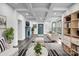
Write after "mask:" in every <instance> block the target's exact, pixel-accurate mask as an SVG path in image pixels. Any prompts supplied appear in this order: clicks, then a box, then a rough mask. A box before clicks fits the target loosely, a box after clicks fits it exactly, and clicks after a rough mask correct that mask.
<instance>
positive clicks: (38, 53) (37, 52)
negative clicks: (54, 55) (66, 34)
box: [34, 43, 42, 56]
mask: <svg viewBox="0 0 79 59" xmlns="http://www.w3.org/2000/svg"><path fill="white" fill-rule="evenodd" d="M41 47H42V45H41V44H40V43H37V45H36V46H35V47H34V50H35V53H36V55H37V56H39V55H41V54H42V53H41V50H42V48H41Z"/></svg>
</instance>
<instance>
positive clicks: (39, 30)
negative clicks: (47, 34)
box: [38, 24, 44, 34]
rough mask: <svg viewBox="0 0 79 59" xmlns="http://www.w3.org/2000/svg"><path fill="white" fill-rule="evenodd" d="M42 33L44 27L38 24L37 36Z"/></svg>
mask: <svg viewBox="0 0 79 59" xmlns="http://www.w3.org/2000/svg"><path fill="white" fill-rule="evenodd" d="M43 33H44V25H43V24H38V34H43Z"/></svg>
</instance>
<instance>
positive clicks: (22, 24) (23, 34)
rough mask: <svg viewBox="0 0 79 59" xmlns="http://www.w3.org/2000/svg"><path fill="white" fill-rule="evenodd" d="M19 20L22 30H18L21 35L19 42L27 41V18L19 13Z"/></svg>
mask: <svg viewBox="0 0 79 59" xmlns="http://www.w3.org/2000/svg"><path fill="white" fill-rule="evenodd" d="M17 19H18V21H20V24H19V25H20V26H19V28H20V29H18V32H19V34H20V35H19V39H18V40H24V39H25V18H24V17H23V16H22V15H20V14H19V13H18V18H17Z"/></svg>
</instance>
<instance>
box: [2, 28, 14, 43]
mask: <svg viewBox="0 0 79 59" xmlns="http://www.w3.org/2000/svg"><path fill="white" fill-rule="evenodd" d="M4 37H5V39H6V41H7V42H8V43H9V44H10V43H11V42H12V40H13V38H14V29H13V28H12V27H11V28H6V30H5V31H4Z"/></svg>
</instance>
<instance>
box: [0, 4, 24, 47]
mask: <svg viewBox="0 0 79 59" xmlns="http://www.w3.org/2000/svg"><path fill="white" fill-rule="evenodd" d="M0 15H3V16H6V18H7V27H13V28H14V40H13V46H17V45H18V13H17V12H16V10H14V9H12V8H11V7H10V6H8V5H7V4H3V3H0ZM22 24H23V25H24V21H23V22H22ZM22 28H24V27H22ZM22 32H23V33H22V38H25V37H24V36H23V35H24V33H25V32H24V29H22Z"/></svg>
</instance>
